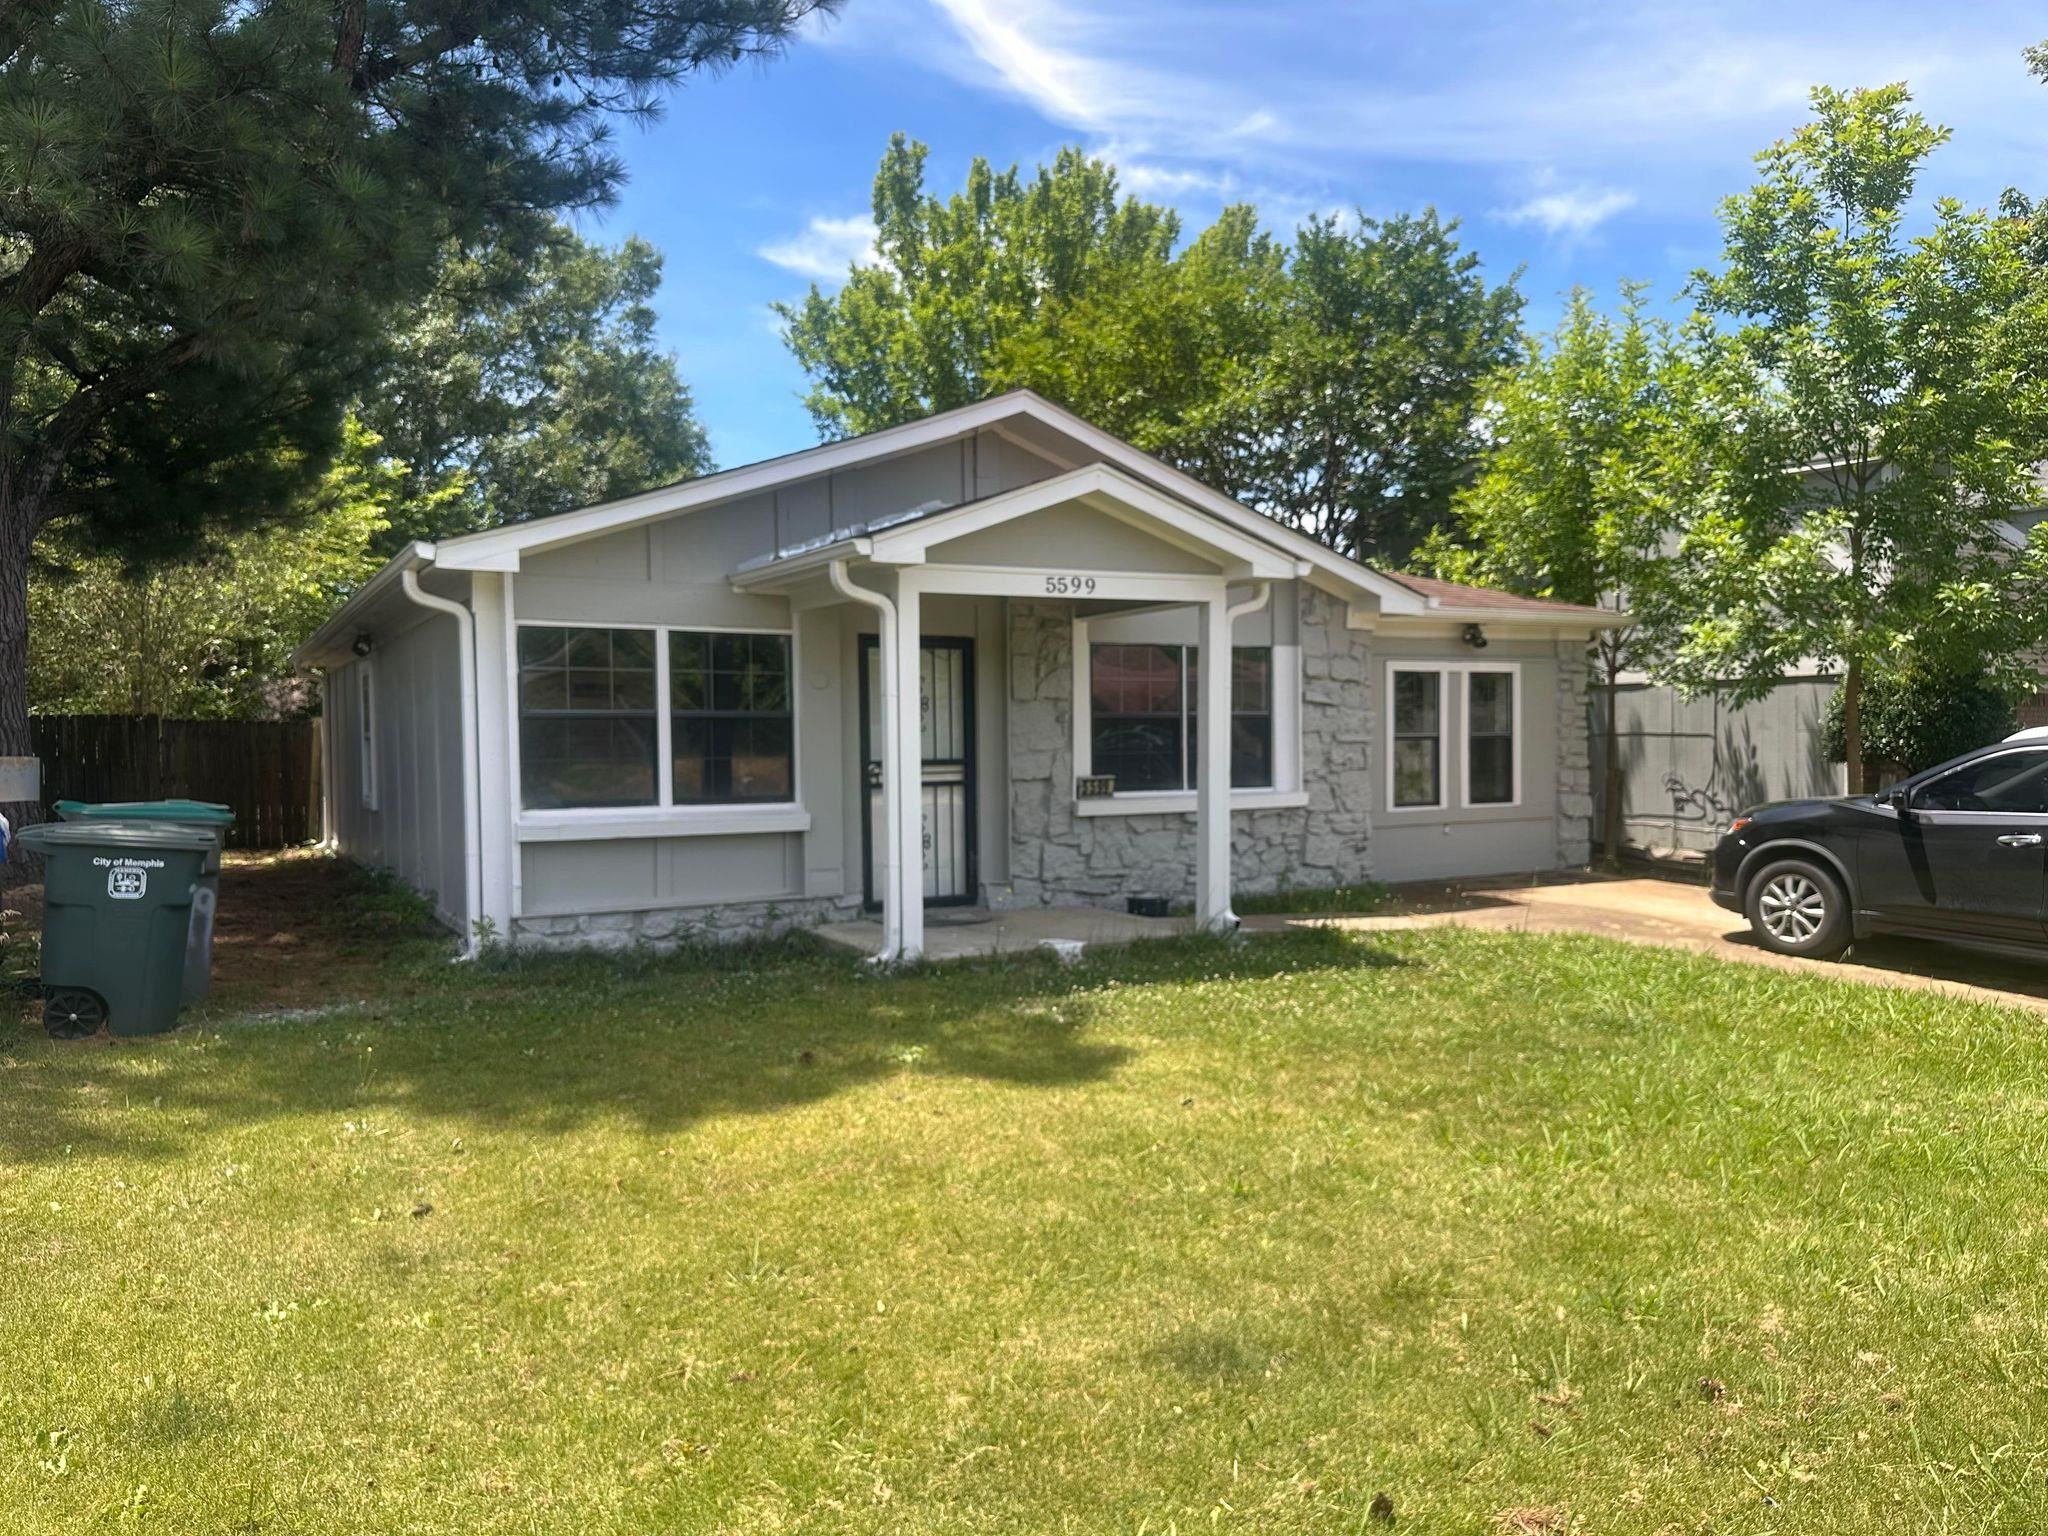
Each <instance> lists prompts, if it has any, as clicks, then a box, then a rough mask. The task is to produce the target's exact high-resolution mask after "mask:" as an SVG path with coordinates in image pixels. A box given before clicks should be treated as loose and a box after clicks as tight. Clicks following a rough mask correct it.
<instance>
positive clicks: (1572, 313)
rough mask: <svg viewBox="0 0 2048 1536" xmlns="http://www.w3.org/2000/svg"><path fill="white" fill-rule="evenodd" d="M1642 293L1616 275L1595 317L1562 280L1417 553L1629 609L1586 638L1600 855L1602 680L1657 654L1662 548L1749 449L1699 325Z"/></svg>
mask: <svg viewBox="0 0 2048 1536" xmlns="http://www.w3.org/2000/svg"><path fill="white" fill-rule="evenodd" d="M1643 298H1644V289H1643V288H1642V287H1641V285H1638V284H1629V285H1625V286H1624V287H1623V289H1622V302H1621V308H1620V313H1619V315H1618V316H1608V315H1605V314H1602V313H1601V312H1600V311H1599V310H1598V309H1596V308H1595V307H1594V305H1593V301H1592V299H1591V298H1590V296H1589V295H1587V294H1586V293H1585V292H1584V291H1583V290H1575V291H1574V292H1573V293H1572V295H1571V299H1570V302H1569V303H1568V304H1567V306H1566V309H1565V315H1564V318H1563V320H1562V321H1561V322H1560V323H1559V324H1558V326H1557V329H1556V330H1555V331H1554V332H1553V333H1551V334H1550V335H1549V336H1546V337H1536V338H1532V339H1531V340H1530V341H1529V342H1528V344H1527V350H1526V352H1525V354H1524V356H1523V357H1522V359H1521V361H1520V362H1519V363H1518V364H1517V365H1515V366H1514V367H1512V368H1507V369H1503V370H1502V371H1501V372H1500V373H1498V374H1497V375H1495V377H1494V379H1493V381H1492V384H1491V386H1490V387H1489V389H1488V392H1487V408H1486V412H1485V423H1486V426H1485V431H1486V437H1487V445H1488V446H1487V452H1486V455H1485V458H1484V459H1483V461H1482V468H1481V469H1480V472H1479V474H1478V475H1477V477H1476V478H1475V479H1474V480H1473V481H1472V482H1471V484H1469V485H1468V486H1466V487H1464V488H1463V489H1461V490H1460V491H1459V493H1458V494H1457V496H1456V499H1455V501H1454V503H1453V511H1454V520H1453V523H1452V526H1451V527H1450V528H1449V529H1447V530H1443V531H1440V532H1439V533H1437V534H1436V535H1434V536H1433V537H1432V538H1431V539H1430V540H1429V541H1428V542H1427V543H1426V544H1425V545H1424V546H1423V548H1422V549H1421V551H1420V552H1419V555H1418V563H1419V564H1421V565H1422V566H1423V567H1424V568H1426V569H1430V570H1433V571H1434V572H1435V574H1437V575H1439V576H1441V577H1444V578H1446V579H1448V580H1452V581H1463V582H1468V583H1475V584H1480V585H1486V586H1496V587H1503V588H1506V589H1507V590H1509V591H1515V592H1522V593H1526V594H1528V595H1530V596H1533V597H1548V598H1555V599H1557V600H1559V601H1562V602H1568V603H1582V604H1586V605H1588V606H1597V607H1604V608H1608V609H1611V610H1613V611H1615V612H1616V613H1617V614H1622V613H1626V614H1627V615H1628V617H1629V622H1628V623H1626V624H1623V625H1618V626H1617V627H1614V628H1611V629H1605V630H1602V631H1601V632H1600V633H1599V634H1598V635H1597V636H1596V637H1595V640H1594V642H1593V648H1592V650H1593V659H1594V664H1595V669H1596V676H1597V677H1598V678H1599V679H1600V681H1601V682H1602V683H1604V684H1605V687H1606V697H1607V699H1608V701H1609V708H1608V710H1607V712H1606V719H1605V730H1606V739H1605V743H1604V745H1605V754H1604V755H1605V783H1604V785H1603V790H1604V803H1605V813H1604V825H1603V827H1602V832H1601V847H1602V849H1603V851H1604V853H1605V854H1606V856H1607V857H1608V858H1609V859H1615V858H1618V857H1619V856H1620V852H1621V822H1622V816H1621V813H1622V799H1623V775H1622V763H1621V743H1620V740H1619V734H1618V724H1617V720H1616V716H1615V711H1614V709H1613V708H1612V702H1613V700H1614V697H1615V688H1616V685H1617V684H1618V683H1619V681H1620V678H1621V675H1622V673H1624V672H1627V671H1636V670H1642V671H1648V670H1652V669H1654V668H1656V667H1658V666H1659V665H1660V664H1661V663H1662V662H1663V661H1664V659H1665V658H1666V657H1667V656H1668V654H1669V651H1670V648H1671V646H1672V644H1673V643H1674V639H1675V631H1676V628H1677V626H1678V623H1679V622H1680V619H1681V616H1682V615H1683V613H1684V594H1683V593H1682V592H1681V591H1679V590H1676V589H1674V588H1673V586H1672V584H1671V582H1670V581H1669V580H1668V575H1669V571H1670V565H1669V561H1668V559H1667V555H1668V552H1669V550H1670V548H1671V547H1672V545H1673V544H1674V543H1675V542H1676V540H1677V537H1678V535H1679V532H1680V530H1681V529H1682V528H1683V527H1684V526H1685V525H1686V523H1687V521H1688V519H1690V518H1692V517H1695V516H1697V515H1698V514H1699V513H1700V512H1701V511H1702V510H1703V509H1704V508H1707V507H1709V506H1716V505H1722V504H1725V503H1726V502H1728V501H1729V500H1731V499H1734V498H1738V497H1739V496H1740V495H1741V494H1742V493H1743V487H1744V485H1745V474H1744V471H1745V467H1746V465H1747V462H1748V461H1747V459H1746V456H1745V449H1746V445H1745V443H1744V442H1743V440H1742V438H1741V436H1740V434H1739V433H1737V432H1735V431H1733V430H1732V427H1733V424H1734V423H1735V422H1737V421H1738V420H1739V419H1740V415H1739V410H1738V409H1737V407H1739V405H1740V396H1739V393H1735V394H1731V390H1732V388H1733V385H1734V383H1735V380H1734V378H1733V376H1732V375H1731V374H1730V372H1729V371H1728V370H1727V369H1725V368H1724V367H1722V366H1720V363H1721V357H1720V354H1719V353H1718V351H1717V349H1716V348H1715V346H1714V344H1713V342H1712V339H1711V338H1709V337H1705V336H1702V335H1699V334H1693V335H1690V336H1688V335H1682V334H1680V333H1679V332H1677V331H1675V330H1674V329H1673V327H1672V326H1670V325H1669V324H1667V323H1665V322H1664V321H1661V320H1658V319H1654V318H1651V317H1648V316H1646V315H1645V313H1644V307H1643ZM1769 467H1770V468H1775V466H1769Z"/></svg>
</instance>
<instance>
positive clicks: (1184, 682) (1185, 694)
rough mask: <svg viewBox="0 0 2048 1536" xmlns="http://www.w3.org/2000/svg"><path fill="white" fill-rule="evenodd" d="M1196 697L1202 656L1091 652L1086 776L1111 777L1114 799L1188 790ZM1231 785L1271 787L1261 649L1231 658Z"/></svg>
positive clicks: (1267, 656) (1180, 650)
mask: <svg viewBox="0 0 2048 1536" xmlns="http://www.w3.org/2000/svg"><path fill="white" fill-rule="evenodd" d="M1200 694H1201V657H1200V653H1199V652H1198V651H1197V650H1195V649H1194V648H1192V647H1189V646H1181V645H1114V644H1105V645H1092V646H1090V647H1089V648H1088V702H1089V768H1090V771H1091V772H1093V773H1097V774H1106V775H1110V776H1112V777H1114V778H1115V780H1116V788H1117V792H1118V793H1119V794H1128V793H1145V792H1156V791H1175V790H1188V789H1193V788H1195V786H1196V758H1197V756H1198V755H1199V753H1198V744H1199V742H1200V740H1201V738H1200V735H1199V725H1198V718H1197V711H1196V702H1197V700H1198V699H1199V697H1200ZM1230 783H1231V787H1232V788H1233V789H1264V788H1269V787H1271V785H1272V783H1273V653H1272V651H1271V650H1270V649H1269V648H1268V647H1266V646H1239V647H1237V648H1235V649H1234V650H1233V651H1232V652H1231V676H1230Z"/></svg>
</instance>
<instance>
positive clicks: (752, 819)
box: [514, 800, 811, 843]
mask: <svg viewBox="0 0 2048 1536" xmlns="http://www.w3.org/2000/svg"><path fill="white" fill-rule="evenodd" d="M514 830H515V832H516V835H517V837H518V839H519V841H520V842H522V843H569V842H580V841H590V842H598V841H603V840H607V839H613V838H621V837H733V836H738V835H740V834H744V833H752V832H808V831H810V830H811V813H810V812H809V811H807V810H805V809H804V808H803V806H801V805H799V804H796V803H795V802H793V801H782V800H777V801H770V802H767V803H764V804H761V805H678V806H648V807H645V808H632V809H601V808H590V809H576V810H563V811H526V812H524V813H522V814H521V816H520V817H519V820H518V821H517V823H515V827H514Z"/></svg>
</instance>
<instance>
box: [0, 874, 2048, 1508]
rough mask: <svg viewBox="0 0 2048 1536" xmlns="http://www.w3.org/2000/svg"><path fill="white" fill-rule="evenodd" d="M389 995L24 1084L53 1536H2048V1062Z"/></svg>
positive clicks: (355, 979) (1941, 1013) (55, 1068)
mask: <svg viewBox="0 0 2048 1536" xmlns="http://www.w3.org/2000/svg"><path fill="white" fill-rule="evenodd" d="M387 905H388V904H387ZM342 910H343V911H344V912H346V911H349V910H354V909H349V908H344V909H342ZM379 920H380V921H385V922H389V921H391V920H390V919H389V918H388V915H387V917H385V918H382V919H379ZM333 921H336V922H340V921H343V919H341V918H336V919H333ZM370 947H371V948H373V949H375V950H376V951H377V952H378V953H379V954H380V955H381V956H382V959H381V964H380V967H379V968H378V969H376V970H374V971H370V970H363V969H360V968H359V969H358V970H356V971H352V972H350V973H348V974H349V990H348V992H347V994H346V995H347V996H348V997H349V998H350V999H360V1000H359V1001H351V1002H350V1003H348V1004H347V1005H346V1006H345V1007H344V1008H343V1009H342V1010H341V1011H333V1012H326V1013H321V1012H317V1011H315V1012H311V1013H308V1012H306V1011H304V1008H303V1005H300V1004H294V1006H293V1007H292V1008H291V1009H290V1010H287V1011H281V1012H279V1011H273V1012H271V1013H267V1014H266V1013H261V1012H254V1013H251V1012H241V1013H238V1012H237V1011H236V1010H237V1009H238V1008H240V1007H243V1006H245V1005H246V1004H247V1003H248V1002H250V1001H251V1000H252V996H253V994H252V993H251V992H250V991H249V990H248V989H247V988H245V987H244V986H243V984H242V983H239V982H237V983H235V984H234V985H231V986H229V987H228V988H227V989H226V990H225V992H224V995H223V997H222V998H221V1000H220V1006H219V1007H217V1008H215V1009H214V1010H213V1011H211V1012H210V1013H209V1014H208V1015H207V1016H206V1018H205V1019H203V1020H202V1021H200V1022H199V1023H198V1024H196V1025H195V1026H193V1027H189V1028H187V1029H186V1030H184V1031H181V1032H180V1033H179V1034H177V1035H174V1036H169V1037H164V1038H161V1039H158V1040H154V1041H140V1042H119V1043H115V1044H112V1045H108V1044H105V1043H97V1044H94V1043H87V1044H85V1045H66V1046H59V1045H53V1044H50V1043H48V1042H45V1041H44V1040H42V1039H41V1038H40V1036H39V1035H38V1034H36V1033H33V1032H31V1031H30V1030H29V1029H28V1028H26V1027H23V1028H21V1029H19V1030H16V1031H14V1032H12V1033H8V1032H7V1031H6V1029H5V1028H4V1027H0V1159H4V1161H0V1259H4V1263H5V1276H6V1281H5V1291H4V1298H0V1530H6V1531H10V1532H11V1531H23V1532H30V1531H64V1532H90V1531H109V1532H111V1531H125V1530H144V1531H164V1532H177V1533H181V1536H182V1533H216V1532H218V1533H230V1532H232V1533H271V1532H278V1533H287V1532H288V1533H302V1532H303V1533H322V1536H327V1533H390V1532H405V1533H414V1532H419V1533H425V1532H433V1533H442V1532H446V1533H462V1536H474V1533H497V1532H550V1533H554V1532H575V1533H609V1532H629V1531H630V1532H663V1533H668V1532H675V1533H698V1532H735V1533H737V1532H747V1533H758V1532H775V1531H792V1530H801V1531H820V1532H824V1531H830V1532H843V1531H854V1532H864V1531H872V1532H892V1533H897V1532H910V1533H922V1532H942V1531H943V1532H958V1531H969V1532H1019V1533H1027V1532H1028V1533H1039V1532H1060V1531H1073V1532H1126V1533H1134V1536H1135V1533H1138V1532H1147V1533H1166V1532H1176V1531H1177V1532H1183V1533H1190V1536H1191V1533H1195V1532H1215V1531H1221V1532H1229V1531H1287V1532H1349V1531H1354V1530H1365V1531H1375V1530H1380V1529H1384V1528H1385V1526H1384V1523H1383V1522H1382V1521H1380V1520H1379V1519H1377V1518H1375V1516H1374V1515H1373V1514H1372V1513H1371V1509H1372V1503H1373V1500H1374V1498H1375V1495H1377V1494H1380V1493H1382V1492H1384V1493H1385V1494H1386V1495H1387V1498H1388V1499H1389V1500H1390V1501H1391V1505H1392V1509H1393V1514H1394V1520H1395V1528H1396V1529H1398V1530H1408V1531H1431V1532H1491V1531H1509V1532H1514V1531H1546V1530H1547V1531H1564V1530H1581V1531H1586V1532H1646V1533H1648V1532H1666V1531H1669V1532H1691V1531H1705V1530H1713V1531H1716V1532H1722V1531H1736V1532H1759V1533H1760V1532H1820V1531H1827V1532H1866V1531H1954V1532H1962V1531H1973V1532H1974V1531H1991V1530H2003V1531H2023V1530H2026V1531H2035V1530H2039V1529H2041V1527H2042V1526H2043V1524H2044V1522H2048V1481H2044V1475H2048V1286H2044V1261H2048V1194H2044V1191H2048V1181H2044V1179H2048V1043H2044V1041H2043V1038H2042V1031H2043V1021H2042V1020H2041V1019H2040V1018H2039V1017H2037V1016H2035V1015H2032V1014H2024V1013H2019V1012H2005V1011H1999V1010H1993V1009H1988V1008H1984V1007H1980V1006H1974V1005H1969V1004H1964V1003H1960V1002H1956V1001H1951V1000H1947V999H1944V998H1941V997H1938V996H1934V995H1929V994H1925V993H1909V992H1902V991H1890V990H1883V989H1878V988H1873V987H1864V986H1855V985H1850V984H1843V983H1832V982H1827V981H1822V980H1813V979H1808V978H1804V977H1797V976H1789V975H1784V974H1780V973H1777V972H1773V971H1766V970H1761V969H1752V968H1743V967H1736V966H1731V965H1723V964H1717V963H1714V962H1710V961H1704V960H1698V959H1692V958H1688V957H1683V956H1678V955H1672V954H1664V953H1658V952H1653V951H1646V950H1641V949H1632V948H1625V947H1623V946H1620V945H1615V944H1607V943H1602V942H1597V941H1593V940H1571V939H1557V938H1539V937H1531V936H1521V935H1511V934H1481V933H1472V932H1452V931H1444V930H1439V931H1427V932H1414V933H1400V934H1386V935H1375V936H1373V938H1372V940H1371V942H1370V943H1367V942H1362V941H1357V940H1350V939H1346V938H1344V937H1341V936H1339V935H1335V934H1331V933H1303V934H1298V935H1294V936H1290V937H1286V938H1275V939H1270V940H1262V941H1259V942H1257V943H1253V944H1242V945H1237V946H1222V945H1214V944H1206V943H1190V944H1175V945H1161V946H1152V947H1148V948H1143V949H1138V950H1132V951H1128V952H1125V953H1123V954H1102V955H1098V956H1094V957H1091V958H1090V959H1089V960H1088V961H1087V962H1086V963H1084V964H1083V965H1081V966H1079V967H1077V968H1075V969H1072V970H1063V969H1060V968H1058V967H1057V966H1055V965H1053V964H1051V963H1044V964H1040V963H1038V962H1036V961H1019V962H1013V963H1011V964H1008V965H1004V966H1000V967H991V968H981V969H952V970H946V971H940V972H927V973H922V974H915V975H910V976H905V977H899V978H895V979H888V980H878V979H874V978H871V977H868V976H864V975H862V974H861V972H860V970H859V968H858V966H857V965H855V964H853V963H850V962H844V961H840V960H837V959H829V958H821V957H817V956H812V955H807V954H804V953H800V952H797V953H791V952H784V953H782V954H779V955H762V954H756V955H752V956H747V957H730V958H729V959H728V960H727V962H726V963H725V964H723V965H706V964H704V963H703V962H701V961H700V962H696V963H692V962H689V961H678V962H668V963H655V962H650V961H639V960H627V961H613V962H595V961H588V960H572V961H557V962H549V963H537V964H528V965H521V966H517V967H508V968H499V969H489V968H485V969H479V968H475V967H467V968H451V967H448V966H446V965H444V964H441V963H439V961H438V960H436V959H435V958H433V956H432V955H431V953H430V952H429V949H428V947H427V946H424V945H422V944H421V943H419V942H417V941H415V940H411V939H408V938H405V937H403V936H402V935H401V934H400V933H399V931H398V930H397V929H396V928H393V929H391V930H390V931H389V932H385V933H384V934H383V936H382V937H381V938H378V939H376V940H375V942H374V943H373V944H371V945H370ZM277 963H278V964H279V965H290V964H292V961H291V959H290V958H289V957H280V958H279V960H278V962H277ZM366 977H369V978H373V979H374V981H375V986H374V988H369V989H368V990H366V987H367V985H368V984H367V983H366V982H365V980H364V978H366Z"/></svg>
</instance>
